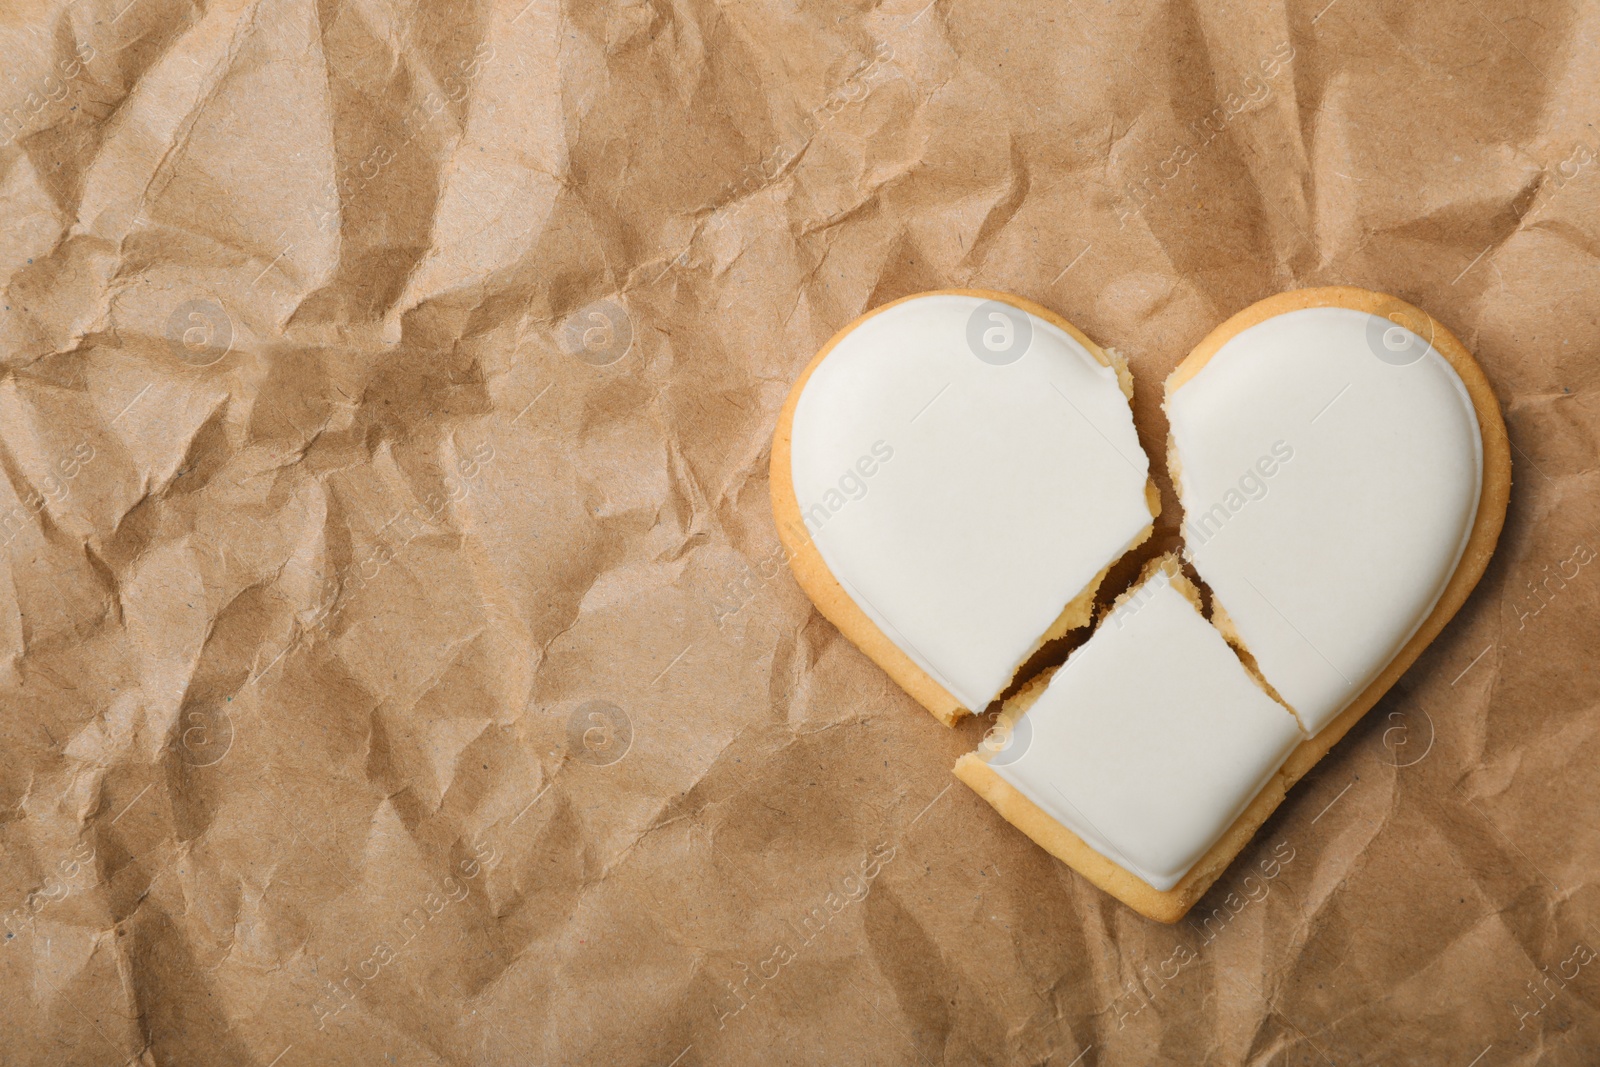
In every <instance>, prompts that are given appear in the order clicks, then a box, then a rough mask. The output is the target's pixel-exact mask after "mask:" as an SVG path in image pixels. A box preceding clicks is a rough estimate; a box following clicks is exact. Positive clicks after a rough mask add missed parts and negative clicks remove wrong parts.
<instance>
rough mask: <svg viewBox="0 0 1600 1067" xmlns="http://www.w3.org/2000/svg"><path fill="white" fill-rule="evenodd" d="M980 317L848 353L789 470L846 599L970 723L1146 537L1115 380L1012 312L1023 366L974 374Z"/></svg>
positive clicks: (817, 397) (1054, 334)
mask: <svg viewBox="0 0 1600 1067" xmlns="http://www.w3.org/2000/svg"><path fill="white" fill-rule="evenodd" d="M983 303H985V302H984V301H981V300H980V299H978V298H976V297H970V296H956V295H948V294H940V295H932V296H925V297H918V298H916V299H913V300H909V301H906V302H905V303H902V304H899V305H897V306H894V307H891V308H889V309H888V310H886V311H883V312H880V313H878V314H876V315H874V316H872V317H871V318H869V319H867V320H866V321H865V322H863V323H861V324H860V325H859V326H857V327H856V328H855V329H854V330H852V331H851V332H850V333H849V334H848V335H847V336H846V337H844V338H843V339H841V340H840V341H839V343H838V344H837V345H835V346H834V348H833V350H832V351H831V352H829V353H828V355H827V357H826V358H825V359H824V360H823V361H822V363H821V364H820V365H819V366H818V367H817V368H816V370H815V371H814V372H813V373H812V375H811V378H810V380H809V381H808V382H807V384H806V387H805V390H804V392H803V393H802V395H801V397H800V400H799V403H798V404H797V405H796V409H795V413H794V421H793V435H792V468H791V469H792V477H793V481H794V490H795V497H796V499H797V500H798V502H799V504H800V511H801V514H802V515H803V516H804V515H810V516H811V519H812V521H811V522H808V523H807V525H808V527H811V528H812V532H811V536H812V537H813V539H814V541H815V543H816V546H817V549H818V551H819V553H820V554H821V556H822V558H823V560H824V562H826V563H827V565H828V568H829V569H830V570H831V571H832V572H833V575H834V576H835V577H836V578H838V579H839V583H840V585H841V586H842V587H843V588H844V589H845V591H846V592H847V593H848V594H849V595H850V597H851V598H852V599H853V600H854V601H855V602H856V604H857V605H858V606H859V607H860V608H861V610H862V611H863V612H865V613H866V615H867V617H868V618H870V619H871V620H872V621H873V623H874V624H876V625H877V627H878V628H879V629H880V630H881V631H882V632H883V633H884V634H885V635H886V636H887V637H888V638H889V639H890V640H891V641H893V642H894V643H895V644H896V645H898V646H899V647H900V649H901V650H902V651H904V652H905V653H906V654H907V655H908V656H909V657H910V658H911V659H912V661H913V662H915V663H916V664H917V665H918V666H919V667H921V668H922V669H923V670H924V671H926V672H927V673H928V674H929V675H930V676H931V677H932V678H933V679H934V680H935V681H937V682H938V683H939V684H940V685H942V686H943V687H944V688H945V689H946V690H947V691H948V692H949V693H950V694H951V695H953V696H954V697H955V698H956V699H957V700H959V701H960V702H961V703H962V704H963V705H964V706H965V707H967V708H968V709H971V710H981V709H982V708H983V707H985V706H986V705H987V704H988V703H989V702H990V701H991V700H993V699H994V697H995V696H996V695H998V694H999V692H1000V691H1001V690H1002V689H1003V688H1005V686H1006V685H1007V683H1009V682H1010V681H1011V678H1012V675H1013V674H1014V673H1015V671H1016V669H1017V667H1018V666H1019V665H1020V664H1021V661H1022V660H1023V658H1024V657H1025V656H1026V655H1027V654H1028V652H1029V651H1030V650H1031V649H1032V648H1033V647H1034V645H1035V644H1036V643H1037V641H1038V639H1039V638H1040V636H1042V635H1043V634H1044V633H1045V631H1046V630H1048V629H1049V627H1050V625H1051V623H1053V622H1054V621H1055V619H1056V618H1057V616H1059V615H1060V613H1061V610H1062V608H1064V607H1065V606H1066V604H1067V603H1068V602H1070V601H1071V600H1072V599H1073V598H1074V597H1075V596H1077V595H1078V593H1079V592H1081V591H1082V590H1083V588H1084V587H1085V586H1086V585H1087V584H1088V583H1089V581H1090V580H1091V579H1093V578H1094V576H1095V575H1096V574H1098V573H1099V572H1100V571H1101V570H1102V569H1104V568H1105V567H1106V565H1107V564H1109V563H1111V562H1112V561H1113V560H1115V559H1116V558H1117V557H1118V556H1120V555H1121V554H1122V553H1123V552H1124V551H1125V550H1126V549H1127V548H1128V546H1129V545H1130V543H1131V542H1132V541H1133V540H1134V539H1135V538H1136V537H1137V536H1138V535H1139V534H1140V532H1141V531H1142V530H1143V529H1144V528H1145V527H1146V526H1147V525H1149V524H1150V521H1151V515H1150V510H1149V505H1148V503H1147V501H1146V499H1145V483H1146V479H1147V477H1148V471H1149V462H1148V460H1147V458H1146V457H1145V454H1144V452H1143V451H1142V449H1141V448H1140V447H1139V441H1138V435H1137V434H1136V433H1135V431H1134V427H1133V417H1132V413H1131V412H1130V410H1129V407H1128V402H1127V398H1126V397H1125V396H1124V395H1123V393H1122V391H1121V389H1120V388H1119V387H1118V385H1117V376H1116V372H1115V371H1114V370H1113V369H1112V368H1110V367H1107V366H1104V365H1103V364H1101V363H1100V362H1099V361H1097V360H1096V359H1095V358H1094V356H1092V355H1091V354H1090V353H1089V352H1088V351H1087V350H1086V349H1085V348H1084V347H1083V346H1082V345H1081V344H1079V343H1078V342H1077V341H1076V340H1074V339H1073V338H1072V337H1071V336H1070V335H1069V334H1067V333H1066V332H1065V331H1063V330H1061V329H1059V328H1057V327H1055V326H1053V325H1051V324H1050V323H1048V322H1045V321H1044V320H1042V319H1039V318H1037V317H1035V316H1032V315H1026V313H1024V312H1019V311H1015V310H1014V311H1013V312H1012V313H1013V314H1015V315H1024V316H1026V320H1027V324H1028V325H1030V326H1031V330H1032V339H1031V342H1030V343H1029V345H1028V347H1027V348H1026V351H1025V354H1023V355H1022V356H1021V358H1019V359H1017V360H1015V361H1014V362H1010V363H1006V364H1004V365H996V364H994V363H991V362H985V361H984V360H982V359H979V358H978V357H977V356H976V355H974V352H973V350H972V348H970V347H969V344H968V332H969V331H968V327H969V320H971V319H972V318H973V316H974V313H975V311H977V309H978V308H979V305H980V304H983ZM979 325H980V326H983V327H984V328H993V327H990V326H988V325H986V323H984V322H980V323H979ZM1005 325H1006V324H1005V323H997V326H998V327H1004V326H1005ZM995 338H996V340H997V341H1001V342H1003V341H1004V340H1005V337H1004V336H1003V330H1002V333H1001V334H996V335H995ZM875 449H876V452H875V451H874V450H875ZM868 471H870V472H871V473H870V474H868V473H867V472H868ZM858 487H859V488H858ZM817 505H821V506H822V507H823V509H824V511H823V512H817V511H814V510H813V509H814V508H815V507H816V506H817Z"/></svg>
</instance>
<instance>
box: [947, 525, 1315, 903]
mask: <svg viewBox="0 0 1600 1067" xmlns="http://www.w3.org/2000/svg"><path fill="white" fill-rule="evenodd" d="M1040 682H1042V685H1041V684H1039V683H1030V685H1029V687H1028V691H1027V692H1026V693H1025V694H1019V695H1018V696H1017V697H1015V698H1013V699H1012V700H1011V701H1008V702H1007V705H1006V707H1005V708H1004V710H1003V711H1002V714H1001V725H1000V727H999V728H998V729H997V731H996V733H997V734H998V735H999V736H1000V737H1001V738H1002V739H1003V742H1004V743H1003V744H1001V745H998V746H993V745H990V744H987V743H986V745H985V749H988V751H984V750H980V751H979V752H978V753H969V754H968V755H966V756H964V757H962V759H961V760H960V762H958V763H957V764H956V768H955V773H956V776H957V777H958V778H960V779H961V780H962V781H964V782H966V783H967V784H968V785H970V786H972V787H973V788H974V789H976V790H977V791H978V792H979V793H981V794H982V795H984V796H985V797H986V798H988V799H989V800H990V802H991V803H995V806H996V807H998V808H999V809H1000V811H1001V813H1002V814H1004V815H1005V816H1006V817H1007V818H1008V819H1011V820H1012V821H1013V822H1015V823H1016V824H1017V826H1018V827H1019V828H1020V829H1022V830H1023V832H1025V833H1027V834H1028V835H1029V836H1030V837H1033V839H1034V840H1035V841H1037V842H1038V843H1039V844H1040V845H1042V846H1044V848H1045V849H1046V850H1048V851H1050V852H1051V853H1053V854H1055V855H1057V856H1059V857H1060V858H1062V859H1064V860H1066V861H1067V862H1068V863H1071V864H1072V865H1073V866H1074V867H1077V868H1078V869H1079V870H1080V871H1082V872H1083V873H1084V874H1085V875H1087V876H1088V877H1089V879H1090V880H1091V881H1094V882H1095V883H1096V884H1097V885H1100V886H1101V887H1102V888H1104V889H1106V890H1107V891H1109V892H1111V893H1113V894H1114V895H1116V896H1119V897H1121V898H1123V899H1128V898H1129V897H1133V898H1135V899H1136V900H1140V901H1143V900H1144V899H1145V896H1148V897H1149V902H1150V903H1154V902H1156V900H1157V899H1158V897H1159V894H1162V893H1167V892H1170V891H1171V890H1172V889H1173V888H1174V887H1175V886H1177V885H1178V884H1179V883H1180V882H1181V881H1182V880H1183V878H1184V876H1185V875H1186V874H1188V872H1189V870H1190V869H1191V868H1192V867H1193V866H1194V865H1195V863H1196V861H1198V860H1199V859H1200V858H1201V857H1202V856H1204V855H1205V854H1206V852H1207V851H1208V850H1209V849H1210V848H1211V846H1212V845H1213V844H1215V843H1216V841H1217V840H1218V839H1219V838H1220V837H1222V835H1223V834H1224V833H1225V832H1227V830H1228V828H1229V827H1230V826H1232V825H1233V824H1234V822H1235V821H1236V820H1237V819H1238V818H1239V815H1240V813H1242V812H1243V811H1244V810H1245V808H1246V807H1247V806H1248V805H1249V804H1250V803H1251V802H1252V801H1253V800H1254V799H1255V797H1256V796H1257V795H1258V794H1259V793H1260V792H1261V790H1262V787H1263V786H1265V785H1266V784H1267V783H1268V782H1269V781H1271V780H1272V778H1273V777H1274V775H1275V774H1276V773H1277V771H1278V768H1279V767H1280V766H1282V764H1283V761H1284V759H1285V758H1286V757H1287V756H1288V755H1289V753H1290V752H1291V751H1292V750H1293V749H1294V748H1295V746H1297V745H1298V744H1300V742H1302V741H1303V740H1305V732H1304V731H1303V730H1301V728H1300V724H1299V723H1298V722H1297V721H1296V720H1295V717H1294V716H1293V715H1292V714H1290V713H1289V710H1288V709H1287V708H1285V707H1284V706H1283V705H1282V704H1279V703H1278V702H1277V701H1276V700H1274V699H1272V697H1270V696H1268V695H1267V693H1266V691H1265V690H1264V689H1263V688H1262V687H1261V686H1260V685H1259V684H1258V683H1257V682H1256V680H1255V679H1254V678H1253V677H1252V676H1251V675H1250V673H1249V672H1248V671H1246V670H1245V668H1244V665H1243V664H1242V663H1240V661H1239V658H1238V656H1237V655H1236V654H1235V652H1234V651H1233V649H1232V648H1230V647H1229V646H1228V643H1227V642H1226V641H1225V640H1223V638H1222V635H1221V634H1220V633H1218V632H1217V630H1216V628H1215V627H1213V626H1212V625H1211V624H1210V623H1209V622H1207V621H1206V619H1205V617H1204V616H1203V615H1201V613H1200V596H1199V593H1198V592H1197V591H1196V590H1195V588H1194V587H1193V586H1192V585H1191V584H1190V583H1189V581H1188V579H1186V578H1185V577H1184V576H1183V574H1182V572H1181V570H1180V569H1179V564H1178V560H1177V557H1175V556H1171V555H1169V556H1165V557H1162V558H1161V559H1158V560H1155V561H1153V562H1152V563H1151V564H1150V565H1149V567H1148V568H1147V570H1146V574H1145V578H1144V580H1143V581H1142V582H1141V583H1140V584H1139V585H1138V586H1136V587H1135V588H1133V589H1131V590H1129V591H1128V592H1127V593H1124V594H1123V596H1122V597H1121V598H1119V600H1118V601H1117V603H1116V604H1115V606H1114V607H1113V608H1112V610H1111V612H1110V613H1109V614H1108V615H1107V616H1106V618H1105V619H1104V620H1103V621H1102V622H1101V623H1100V625H1099V627H1098V628H1097V629H1096V630H1095V632H1094V635H1093V636H1092V637H1090V638H1089V640H1088V642H1087V643H1085V644H1084V645H1082V646H1080V647H1079V648H1078V649H1077V650H1075V651H1074V652H1073V653H1072V656H1071V658H1069V659H1068V660H1067V662H1066V664H1065V665H1064V666H1062V667H1060V668H1058V669H1057V670H1055V671H1054V672H1052V673H1051V674H1050V675H1049V676H1048V677H1043V678H1041V679H1040ZM996 801H998V803H996ZM1022 801H1026V802H1027V803H1026V805H1024V804H1023V803H1021V802H1022ZM1108 864H1109V866H1108ZM1130 876H1133V877H1130ZM1147 889H1148V890H1154V891H1155V894H1153V895H1149V894H1145V895H1141V894H1143V891H1144V890H1147ZM1136 906H1137V904H1136Z"/></svg>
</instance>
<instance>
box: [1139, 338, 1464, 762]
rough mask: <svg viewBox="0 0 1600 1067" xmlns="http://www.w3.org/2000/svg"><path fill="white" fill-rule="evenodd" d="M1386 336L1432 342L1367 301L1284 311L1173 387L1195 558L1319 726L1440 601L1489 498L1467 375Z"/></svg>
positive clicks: (1262, 658) (1273, 676)
mask: <svg viewBox="0 0 1600 1067" xmlns="http://www.w3.org/2000/svg"><path fill="white" fill-rule="evenodd" d="M1397 330H1399V331H1401V332H1400V333H1398V334H1397V333H1394V331H1397ZM1385 335H1387V339H1388V341H1389V344H1390V351H1392V350H1394V349H1400V350H1404V348H1405V346H1406V345H1407V344H1414V345H1417V346H1419V348H1418V349H1417V351H1421V346H1422V345H1423V342H1422V341H1421V340H1420V339H1418V338H1417V337H1416V335H1415V334H1412V333H1411V332H1410V331H1408V330H1403V328H1401V327H1398V326H1395V325H1394V324H1392V323H1390V322H1388V321H1386V320H1383V319H1379V318H1377V317H1376V316H1372V315H1368V314H1366V313H1365V312H1360V311H1354V310H1351V309H1347V308H1313V309H1306V310H1301V311H1294V312H1289V313H1287V314H1284V315H1279V316H1276V317H1274V318H1271V319H1268V320H1267V321H1265V322H1262V323H1260V324H1258V325H1256V326H1253V327H1251V328H1249V329H1247V330H1244V331H1243V332H1241V333H1239V334H1238V335H1237V336H1235V337H1233V338H1232V339H1230V340H1229V341H1228V342H1227V343H1226V344H1224V345H1223V346H1222V347H1221V349H1219V350H1218V351H1217V352H1216V354H1215V355H1213V356H1212V357H1211V359H1210V361H1209V362H1207V363H1206V364H1205V366H1204V367H1202V368H1201V370H1200V371H1199V373H1197V374H1196V375H1195V376H1194V377H1193V378H1192V379H1191V380H1189V381H1188V382H1186V383H1184V384H1183V385H1182V386H1180V387H1179V388H1178V389H1177V390H1175V391H1174V392H1173V394H1172V396H1171V397H1170V398H1169V399H1168V401H1167V414H1168V417H1169V419H1170V421H1171V425H1172V436H1173V442H1174V447H1175V449H1176V452H1177V456H1178V466H1179V467H1180V471H1179V478H1178V493H1179V497H1180V499H1181V501H1182V503H1183V509H1184V540H1185V543H1186V545H1187V548H1188V551H1189V552H1190V554H1191V557H1192V559H1193V562H1194V565H1195V568H1196V569H1197V570H1198V572H1199V573H1200V576H1201V577H1202V578H1204V579H1205V581H1206V583H1207V584H1208V585H1210V587H1211V589H1212V591H1213V593H1214V594H1215V595H1216V601H1217V603H1219V604H1220V605H1222V607H1223V608H1224V609H1225V610H1226V611H1227V613H1228V615H1229V616H1230V617H1231V618H1232V619H1233V622H1234V624H1235V626H1236V627H1237V628H1238V632H1239V635H1240V637H1241V638H1242V640H1243V642H1244V645H1245V647H1246V648H1248V649H1249V650H1250V652H1251V653H1252V654H1253V655H1254V656H1255V659H1256V662H1257V664H1258V665H1259V667H1260V670H1261V673H1262V675H1263V677H1265V678H1266V679H1267V681H1268V682H1270V683H1271V685H1272V687H1273V688H1274V689H1275V690H1276V691H1277V692H1278V694H1279V695H1280V696H1282V697H1283V699H1284V700H1285V701H1287V702H1288V704H1289V705H1290V706H1291V707H1292V708H1294V710H1295V711H1296V712H1297V713H1298V714H1299V716H1300V718H1301V720H1302V721H1303V722H1304V723H1305V725H1306V728H1307V729H1308V730H1309V731H1310V732H1311V733H1312V734H1313V735H1315V734H1316V733H1317V732H1318V731H1320V730H1321V729H1322V728H1323V727H1325V726H1326V725H1327V724H1328V723H1329V722H1331V721H1332V720H1333V719H1334V717H1335V716H1337V715H1338V714H1339V712H1340V711H1342V710H1343V709H1344V708H1345V706H1346V705H1348V704H1349V702H1350V701H1351V700H1353V699H1354V698H1355V697H1356V696H1357V695H1358V694H1359V693H1360V692H1361V691H1362V689H1364V688H1365V687H1366V685H1367V684H1368V683H1369V682H1371V681H1372V679H1373V678H1374V676H1376V675H1377V674H1378V672H1379V671H1381V670H1382V669H1383V667H1384V666H1385V665H1386V664H1387V663H1388V662H1389V661H1390V660H1391V659H1392V658H1393V657H1394V655H1395V653H1396V652H1397V651H1399V649H1400V648H1401V647H1402V646H1403V645H1404V644H1405V642H1406V641H1407V640H1409V639H1410V637H1411V635H1412V634H1413V633H1415V632H1416V629H1417V627H1418V626H1420V625H1421V624H1422V622H1423V620H1425V619H1426V618H1427V616H1428V615H1429V613H1430V612H1431V611H1432V610H1433V606H1434V604H1435V603H1436V602H1437V601H1438V599H1439V596H1440V594H1441V593H1443V591H1444V588H1445V585H1446V584H1447V583H1448V581H1449V579H1450V576H1451V574H1452V573H1453V572H1454V571H1455V568H1456V564H1457V563H1458V562H1459V561H1460V558H1461V553H1462V550H1463V549H1464V548H1465V546H1466V542H1467V538H1468V536H1469V534H1470V533H1471V530H1472V525H1473V521H1474V518H1475V516H1476V514H1477V510H1478V495H1479V492H1480V489H1481V486H1482V479H1483V444H1482V441H1481V439H1480V438H1479V434H1478V423H1477V419H1476V417H1475V415H1474V409H1473V406H1472V400H1471V398H1470V396H1469V395H1468V394H1467V391H1466V388H1465V387H1464V386H1463V385H1462V383H1461V379H1460V378H1459V377H1457V375H1456V373H1455V371H1454V369H1452V368H1451V366H1450V364H1449V363H1448V362H1446V361H1445V359H1444V357H1442V356H1441V355H1439V353H1438V352H1437V351H1435V350H1434V349H1432V348H1431V347H1429V348H1427V349H1426V351H1425V352H1424V353H1423V354H1422V355H1421V357H1420V358H1417V359H1416V360H1415V361H1414V362H1411V363H1409V364H1406V365H1396V363H1395V362H1393V361H1389V360H1386V359H1383V358H1379V355H1380V351H1381V350H1382V340H1381V339H1382V338H1384V337H1385ZM1375 341H1376V342H1377V343H1376V345H1375V344H1374V342H1375ZM1275 446H1276V448H1277V453H1276V454H1275V453H1274V447H1275ZM1286 451H1287V452H1289V453H1292V454H1291V455H1290V456H1289V458H1288V459H1287V461H1282V456H1283V453H1285V452H1286ZM1263 457H1266V458H1267V459H1269V460H1271V461H1272V462H1269V463H1265V464H1263V465H1262V466H1261V467H1257V463H1258V461H1259V460H1261V459H1262V458H1263ZM1268 469H1271V470H1272V473H1271V474H1270V476H1268V475H1267V474H1266V473H1265V472H1266V471H1267V470H1268ZM1247 472H1254V477H1253V478H1251V477H1249V476H1248V474H1247ZM1258 484H1259V486H1261V487H1264V492H1263V491H1262V490H1261V489H1258V488H1257V485H1258ZM1230 492H1231V493H1233V496H1229V493H1230ZM1252 496H1254V497H1256V498H1255V499H1251V497H1252ZM1217 505H1220V506H1221V510H1220V511H1219V510H1216V506H1217ZM1235 505H1237V506H1235ZM1207 516H1209V517H1210V519H1209V521H1206V517H1207ZM1202 523H1203V524H1204V528H1203V529H1202V528H1201V526H1202Z"/></svg>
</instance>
